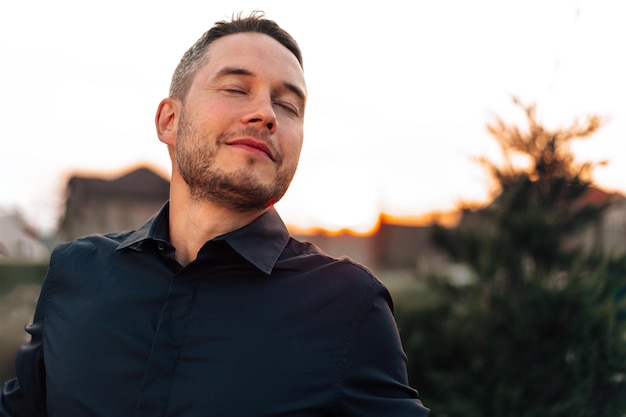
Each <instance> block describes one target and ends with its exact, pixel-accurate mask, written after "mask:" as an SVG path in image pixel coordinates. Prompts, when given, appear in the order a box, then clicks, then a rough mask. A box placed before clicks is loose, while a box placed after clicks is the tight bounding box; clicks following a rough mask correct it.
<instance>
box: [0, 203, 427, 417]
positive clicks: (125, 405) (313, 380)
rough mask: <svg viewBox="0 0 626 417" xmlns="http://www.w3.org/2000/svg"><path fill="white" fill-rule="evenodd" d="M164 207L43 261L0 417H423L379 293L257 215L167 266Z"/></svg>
mask: <svg viewBox="0 0 626 417" xmlns="http://www.w3.org/2000/svg"><path fill="white" fill-rule="evenodd" d="M168 217H169V214H168V205H167V204H166V205H165V206H164V208H163V209H162V210H161V211H160V212H159V213H158V214H157V215H156V216H155V217H154V218H152V219H151V220H150V221H149V222H148V223H146V224H145V225H144V226H143V227H141V228H140V229H138V230H137V231H134V232H126V233H119V234H109V235H104V236H95V235H94V236H89V237H85V238H81V239H77V240H75V241H73V242H70V243H66V244H63V245H60V246H59V247H57V248H56V249H55V250H54V251H53V254H52V256H51V260H50V266H49V270H48V273H47V276H46V279H45V281H44V284H43V286H42V290H41V295H40V298H39V302H38V305H37V309H36V313H35V318H34V321H33V324H32V325H31V326H29V327H28V328H27V331H28V332H29V333H30V334H31V341H30V342H29V343H26V344H25V345H24V346H22V348H21V349H20V352H19V353H18V358H17V361H16V364H17V375H18V376H17V378H16V379H13V380H11V381H8V382H7V383H6V384H5V385H4V389H3V393H2V397H1V398H2V402H1V403H0V415H7V416H13V417H26V416H43V415H49V416H51V417H52V416H55V417H56V416H62V417H80V416H107V417H121V416H125V417H126V416H136V417H140V416H141V417H143V416H171V417H195V416H211V417H260V416H277V417H278V416H293V417H314V416H359V417H364V416H377V417H380V416H396V417H401V416H426V415H427V414H428V410H427V409H426V408H424V407H423V406H422V404H421V402H420V401H419V399H418V397H417V392H416V391H415V390H414V389H412V388H411V387H409V385H408V382H407V374H406V357H405V355H404V352H403V350H402V346H401V342H400V338H399V336H398V331H397V328H396V325H395V321H394V318H393V315H392V307H391V306H392V303H391V298H390V296H389V293H388V291H387V290H386V289H385V287H384V286H383V285H382V284H381V283H380V281H379V280H377V279H376V278H375V277H374V276H373V275H372V274H371V272H370V271H369V270H367V269H366V268H364V267H362V266H361V265H359V264H357V263H355V262H353V261H351V260H349V259H347V258H341V259H335V258H332V257H330V256H328V255H326V254H324V253H323V252H321V251H320V250H319V249H317V248H316V247H315V246H313V245H311V244H308V243H302V242H300V241H297V240H295V239H293V238H292V237H290V235H289V233H288V231H287V229H286V227H285V225H284V224H283V222H282V220H281V219H280V217H279V216H278V214H277V213H276V212H275V211H274V209H270V210H269V211H267V212H266V213H265V214H263V215H262V216H261V217H259V218H258V219H257V220H255V221H254V222H252V223H251V224H249V225H247V226H245V227H243V228H241V229H239V230H236V231H233V232H231V233H228V234H226V235H224V236H221V237H218V238H215V239H213V240H210V241H208V242H206V244H205V245H204V246H203V247H202V249H201V250H200V251H199V253H198V256H197V259H196V260H194V261H193V262H191V263H189V264H188V265H186V266H184V267H183V266H181V265H180V264H179V263H177V262H176V260H175V258H174V251H175V249H174V247H173V246H172V244H171V243H170V240H169V232H168Z"/></svg>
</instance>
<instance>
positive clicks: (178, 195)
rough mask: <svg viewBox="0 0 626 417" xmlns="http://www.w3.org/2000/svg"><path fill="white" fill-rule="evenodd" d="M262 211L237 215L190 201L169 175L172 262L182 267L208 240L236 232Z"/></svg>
mask: <svg viewBox="0 0 626 417" xmlns="http://www.w3.org/2000/svg"><path fill="white" fill-rule="evenodd" d="M265 211H266V210H261V211H254V212H247V213H241V212H237V211H234V210H232V209H229V208H227V207H223V206H220V205H217V204H213V203H209V202H206V201H197V200H195V199H193V198H191V194H190V192H189V188H188V187H187V184H186V183H185V182H184V180H183V179H182V178H180V177H179V176H178V175H175V174H174V175H173V176H172V180H171V190H170V218H169V222H170V239H171V241H172V244H173V245H174V247H175V248H176V255H175V257H176V261H178V263H179V264H181V265H183V266H185V265H187V264H188V263H190V262H192V261H193V260H195V259H196V257H197V256H198V251H199V250H200V248H202V246H203V245H204V244H205V243H206V242H207V241H209V240H211V239H213V238H215V237H217V236H220V235H223V234H225V233H228V232H231V231H233V230H237V229H239V228H241V227H243V226H245V225H247V224H249V223H251V222H252V221H253V220H255V219H256V218H257V217H259V216H260V215H261V214H263V213H264V212H265Z"/></svg>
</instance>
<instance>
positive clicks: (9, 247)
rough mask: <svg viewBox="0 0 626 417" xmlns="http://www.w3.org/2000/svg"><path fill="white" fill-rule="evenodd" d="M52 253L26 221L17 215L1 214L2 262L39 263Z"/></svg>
mask: <svg viewBox="0 0 626 417" xmlns="http://www.w3.org/2000/svg"><path fill="white" fill-rule="evenodd" d="M49 256H50V253H49V251H48V249H47V248H46V246H45V245H44V244H43V243H42V242H41V241H40V240H39V239H38V238H37V236H36V234H35V232H34V230H33V229H31V228H30V227H29V226H28V225H27V224H26V222H25V221H24V219H23V218H22V217H21V216H20V215H19V214H17V213H0V262H3V261H8V260H11V261H12V262H13V261H15V260H20V261H27V262H39V261H42V260H47V259H48V257H49Z"/></svg>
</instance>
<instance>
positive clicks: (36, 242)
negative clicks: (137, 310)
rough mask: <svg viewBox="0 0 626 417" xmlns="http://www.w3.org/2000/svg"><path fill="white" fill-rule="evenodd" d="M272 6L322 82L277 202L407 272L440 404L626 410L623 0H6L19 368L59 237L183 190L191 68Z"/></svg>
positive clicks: (428, 377)
mask: <svg viewBox="0 0 626 417" xmlns="http://www.w3.org/2000/svg"><path fill="white" fill-rule="evenodd" d="M255 9H260V10H263V11H265V12H266V14H267V17H268V18H271V19H274V20H276V21H277V22H278V23H279V24H280V25H281V26H283V27H284V28H285V29H287V30H288V31H289V32H290V33H291V34H292V35H293V36H294V37H295V38H296V39H297V41H298V42H299V44H300V46H301V47H302V49H303V53H304V65H305V76H306V80H307V83H308V89H309V96H310V98H309V103H308V107H307V115H306V123H305V145H304V148H303V152H302V157H301V162H300V167H299V170H298V173H297V174H296V177H295V179H294V182H293V184H292V187H291V189H290V190H289V191H288V193H287V194H286V196H285V197H284V199H283V200H282V201H280V202H279V203H278V204H277V208H278V210H279V212H280V213H281V215H282V216H283V218H284V220H285V221H286V223H287V224H288V225H289V228H290V229H291V231H292V233H293V234H294V235H296V236H297V237H300V238H303V239H306V240H310V241H313V242H314V243H316V244H318V245H319V246H321V247H322V248H323V249H324V250H326V251H327V252H329V253H331V254H333V255H336V256H340V255H349V256H351V257H353V258H354V259H355V260H357V261H359V262H362V263H364V264H366V265H368V266H369V267H370V268H372V269H373V270H374V271H375V272H376V273H377V274H378V276H379V277H380V278H381V280H383V281H384V282H385V284H386V285H387V286H388V287H389V288H390V290H391V291H392V293H393V294H394V296H395V298H396V300H397V302H396V304H397V305H396V310H397V311H396V317H397V320H398V322H399V326H400V328H401V332H402V333H403V340H404V342H405V348H406V350H407V354H408V357H409V365H410V377H411V380H412V383H414V385H415V386H417V387H418V388H419V389H420V392H421V393H422V396H423V399H424V402H425V403H426V404H427V405H429V406H431V407H432V408H433V415H434V416H457V415H459V416H470V415H477V416H478V415H480V416H491V415H493V416H503V415H506V416H516V415H519V416H522V415H524V416H525V415H529V416H530V415H542V416H545V415H568V416H572V415H581V416H582V415H590V416H591V415H593V416H602V415H606V416H622V415H626V414H625V413H626V407H624V402H623V401H622V402H621V403H620V399H619V398H621V397H622V396H623V395H622V396H620V395H618V393H619V392H620V390H621V392H626V391H623V390H624V388H626V386H625V384H624V375H625V369H626V361H624V355H625V354H624V343H625V341H624V340H625V337H626V336H625V333H624V313H623V311H624V296H623V294H624V292H625V291H626V290H624V275H623V271H624V270H626V267H625V266H624V265H625V264H624V259H623V255H624V253H626V203H625V202H624V201H625V200H624V192H626V152H622V149H623V148H624V147H623V141H624V140H625V139H626V103H624V97H626V78H625V76H624V74H626V60H624V59H623V52H622V50H623V40H624V39H626V25H624V24H623V21H624V18H625V17H626V5H623V4H622V3H620V2H615V1H609V0H600V1H584V0H577V1H574V0H555V1H549V2H547V1H538V0H531V1H496V0H478V1H474V2H464V1H461V0H449V1H440V2H426V1H413V2H405V1H399V0H391V1H386V2H376V1H361V2H350V1H346V2H330V1H316V2H288V1H282V0H273V1H270V0H259V1H230V2H228V3H216V2H197V1H190V0H182V1H178V2H176V4H172V3H171V2H165V1H161V0H156V1H150V2H148V1H119V0H113V1H108V2H79V1H76V0H58V1H43V0H35V1H31V2H26V3H24V2H22V3H20V2H5V3H3V4H2V5H1V6H0V57H1V58H0V97H1V100H0V120H2V122H3V123H2V126H3V132H2V139H1V140H2V147H1V148H0V340H1V341H2V343H0V379H5V378H8V377H10V376H11V375H12V373H13V370H12V369H13V368H12V359H13V357H14V354H15V350H16V349H17V346H18V345H19V343H20V342H21V340H23V337H24V333H23V331H22V328H23V326H24V324H25V323H27V322H28V321H29V320H30V315H31V314H32V309H33V308H34V304H35V302H36V297H37V292H38V288H39V285H40V282H41V279H42V278H43V275H44V274H45V269H46V265H47V261H48V257H49V252H50V250H51V248H52V247H53V246H54V245H55V244H56V243H58V242H61V241H65V240H68V239H71V238H74V237H76V236H80V235H83V234H87V233H94V232H107V231H115V230H120V229H127V228H132V227H137V226H139V225H141V224H142V223H143V222H144V221H145V220H146V219H147V218H148V217H149V216H150V215H151V214H152V213H153V212H155V211H156V210H158V208H159V207H160V206H161V205H162V204H163V202H164V201H165V199H166V198H167V190H168V172H169V158H168V155H167V151H166V149H165V147H164V145H162V144H161V143H160V142H159V141H158V139H157V138H156V135H155V131H154V124H153V118H154V114H155V111H156V107H157V105H158V103H159V101H160V100H161V99H162V98H163V97H165V96H166V95H167V92H168V87H169V81H170V77H171V74H172V72H173V70H174V68H175V66H176V65H177V63H178V60H179V59H180V57H181V56H182V54H183V52H184V51H185V50H186V49H187V48H188V47H189V46H190V45H191V44H192V43H193V42H195V40H196V39H197V38H198V37H199V36H200V35H201V34H202V33H203V32H204V31H205V30H207V29H208V28H209V27H210V26H211V25H212V24H213V22H215V21H216V20H221V19H226V18H228V17H229V16H231V15H232V14H233V13H234V12H235V13H236V12H239V11H243V12H249V11H252V10H255ZM578 139H584V140H578ZM548 318H553V319H554V320H553V321H551V320H548ZM468 323H472V325H468ZM530 347H533V348H534V349H530ZM494 358H498V360H494ZM531 368H532V369H536V371H533V372H529V371H528V370H529V369H531ZM524 371H527V372H524ZM547 379H550V380H551V381H553V383H550V384H548V383H547V382H546V381H547ZM554 381H556V382H554ZM625 397H626V396H625ZM522 403H523V404H524V405H523V406H522V405H521V404H522ZM574 410H576V411H574ZM581 410H582V411H581ZM533 413H535V414H533Z"/></svg>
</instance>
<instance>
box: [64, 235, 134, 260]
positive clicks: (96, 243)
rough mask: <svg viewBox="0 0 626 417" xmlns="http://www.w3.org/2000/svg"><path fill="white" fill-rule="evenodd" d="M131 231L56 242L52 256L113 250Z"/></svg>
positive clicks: (101, 252)
mask: <svg viewBox="0 0 626 417" xmlns="http://www.w3.org/2000/svg"><path fill="white" fill-rule="evenodd" d="M131 233H132V232H131V231H126V232H116V233H107V234H92V235H87V236H82V237H79V238H76V239H73V240H70V241H68V242H63V243H60V244H58V245H57V246H56V247H55V248H54V250H53V251H52V257H53V258H59V257H64V256H77V255H81V254H82V255H87V254H99V255H104V254H107V253H112V252H114V251H115V250H116V249H117V248H118V247H119V245H120V243H121V242H123V241H124V239H125V238H126V237H128V235H130V234H131Z"/></svg>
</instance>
